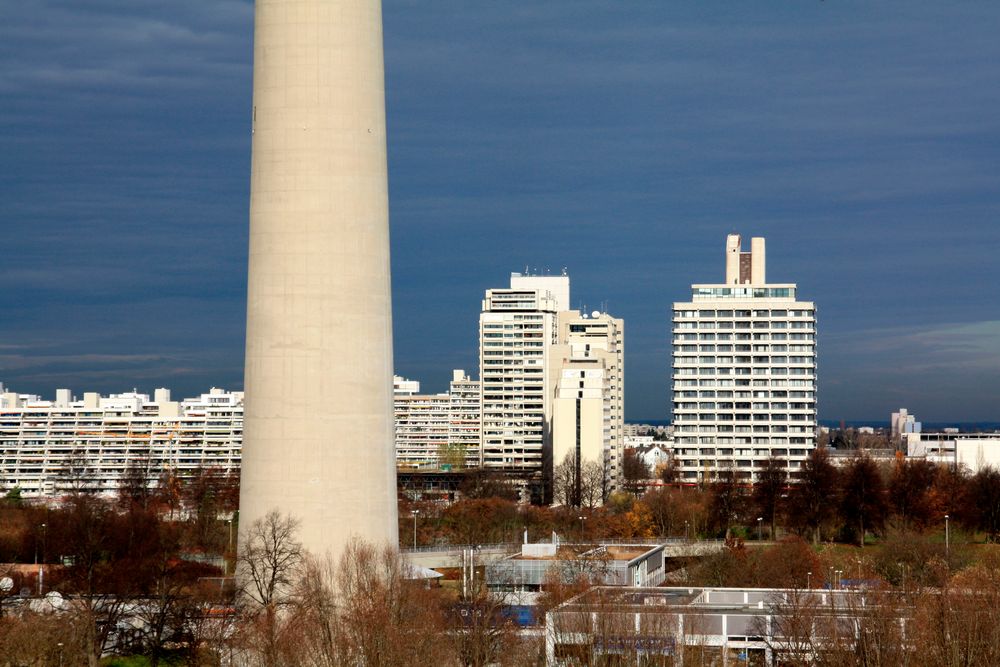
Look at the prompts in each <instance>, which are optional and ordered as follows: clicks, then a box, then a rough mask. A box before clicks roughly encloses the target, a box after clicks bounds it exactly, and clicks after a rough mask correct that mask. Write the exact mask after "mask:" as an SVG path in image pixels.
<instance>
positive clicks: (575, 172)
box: [0, 0, 1000, 421]
mask: <svg viewBox="0 0 1000 667" xmlns="http://www.w3.org/2000/svg"><path fill="white" fill-rule="evenodd" d="M384 15H385V48H386V67H387V71H386V81H387V103H388V124H389V128H388V130H389V162H390V164H389V167H390V197H391V201H390V207H391V217H392V235H393V236H392V252H393V284H394V319H395V322H394V324H395V355H396V367H397V370H398V371H399V372H400V373H401V374H403V375H406V376H409V377H413V378H415V379H419V380H421V381H422V382H423V383H424V386H425V388H427V389H431V390H441V389H443V388H444V387H445V386H446V382H447V379H448V378H449V376H450V373H449V371H450V369H451V368H459V367H461V368H466V369H475V367H476V364H477V362H476V355H477V350H476V322H477V317H478V310H479V303H480V299H481V297H482V292H483V291H484V290H485V289H486V288H489V287H495V286H503V285H504V284H505V281H506V280H507V275H508V274H509V272H510V271H512V270H514V271H516V270H520V269H522V268H524V267H525V266H530V267H538V268H540V269H543V268H545V267H548V268H550V269H551V270H553V271H558V270H560V269H561V268H562V267H568V269H569V273H570V276H571V279H572V290H573V296H572V300H573V302H574V305H584V304H586V305H587V306H589V307H591V308H593V307H595V306H597V305H599V304H601V303H602V302H603V303H606V304H607V308H608V310H609V311H610V312H612V313H613V314H615V315H618V316H621V317H623V318H624V319H625V322H626V349H627V353H626V364H627V365H626V369H627V386H628V393H627V397H626V409H627V414H628V417H629V418H631V419H640V418H664V417H665V416H666V412H667V404H668V383H667V376H668V372H669V347H668V322H669V310H670V304H671V302H673V301H677V300H685V299H686V298H687V297H688V294H689V285H690V284H691V283H692V282H712V281H717V280H719V279H720V277H721V274H722V272H723V247H724V240H725V235H726V234H727V233H729V232H731V231H737V232H739V233H741V234H743V235H744V236H745V237H749V236H753V235H762V236H766V237H767V240H768V259H769V262H768V276H769V278H770V279H771V280H772V281H780V282H784V281H788V282H797V283H798V284H799V288H800V295H801V296H802V297H803V298H807V299H812V300H814V301H816V303H817V305H818V308H819V317H820V342H819V346H820V347H819V350H820V417H821V418H824V419H840V418H846V419H882V420H884V419H887V417H888V413H889V412H890V410H892V409H895V408H898V407H900V406H906V407H908V408H910V409H911V410H912V411H914V412H916V413H917V415H918V417H920V418H923V419H924V420H927V421H937V420H986V419H996V418H997V416H998V414H1000V409H998V408H1000V381H998V380H1000V279H998V278H997V271H996V267H997V255H998V251H1000V222H998V220H1000V216H998V214H1000V113H998V109H1000V40H998V39H997V37H996V36H997V35H998V34H1000V5H997V4H996V3H990V2H981V3H971V2H969V3H962V2H959V3H940V2H907V3H902V2H899V3H896V2H893V3H866V2H801V1H798V2H771V3H739V4H738V3H725V4H723V3H691V2H683V3H682V2H635V3H612V2H588V1H586V0H573V1H572V2H546V3H536V2H531V3H528V2H524V3H514V2H507V3H486V2H471V3H470V2H429V1H424V2H394V1H392V0H386V2H385V4H384ZM251 31H252V5H251V4H250V3H247V2H242V1H237V0H219V1H216V0H173V1H172V2H162V1H155V2H154V1H152V0H88V1H87V2H85V3H81V2H71V1H68V0H60V1H56V0H25V1H23V2H19V3H14V2H3V3H0V232H2V237H0V381H2V382H5V383H6V384H7V385H8V386H9V387H12V388H15V389H17V390H19V391H23V392H34V393H42V394H44V395H51V394H52V393H53V391H54V389H55V388H56V387H62V386H67V387H70V388H72V389H74V390H75V391H77V392H82V391H84V390H90V389H96V390H100V391H117V390H123V389H129V388H131V387H133V386H135V387H138V388H140V389H145V390H151V389H152V388H153V387H155V386H161V385H164V386H169V387H172V388H174V389H175V391H177V392H179V393H181V394H183V395H189V394H193V393H196V392H199V391H201V390H202V389H204V388H206V387H208V386H210V385H220V386H226V387H230V388H238V387H240V386H241V383H242V355H243V332H242V328H243V323H244V312H245V304H244V291H245V285H246V280H245V278H246V276H245V273H246V237H247V234H246V231H247V203H248V202H247V200H248V184H249V147H250V143H249V138H250V137H249V119H250V116H249V107H250V78H251V61H250V58H251Z"/></svg>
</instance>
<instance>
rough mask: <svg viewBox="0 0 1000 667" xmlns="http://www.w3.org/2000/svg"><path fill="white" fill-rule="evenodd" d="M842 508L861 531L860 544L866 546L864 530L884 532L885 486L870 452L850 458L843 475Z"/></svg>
mask: <svg viewBox="0 0 1000 667" xmlns="http://www.w3.org/2000/svg"><path fill="white" fill-rule="evenodd" d="M841 492H842V496H841V503H840V511H841V515H842V516H843V518H844V521H845V522H846V523H847V525H848V526H850V527H852V528H854V529H856V530H857V532H858V545H859V546H861V547H863V546H865V533H866V532H867V531H868V530H869V529H870V530H872V531H873V532H876V533H881V532H882V531H883V530H884V528H885V519H886V515H887V514H888V504H887V502H886V495H885V487H884V485H883V484H882V475H881V473H880V472H879V469H878V464H876V463H875V461H873V460H872V458H871V457H870V456H868V455H867V454H859V455H857V456H854V457H852V458H851V460H850V461H848V463H847V465H846V466H845V467H844V471H843V473H842V474H841Z"/></svg>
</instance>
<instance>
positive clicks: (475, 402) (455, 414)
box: [394, 370, 480, 469]
mask: <svg viewBox="0 0 1000 667" xmlns="http://www.w3.org/2000/svg"><path fill="white" fill-rule="evenodd" d="M397 379H399V380H403V379H402V378H398V376H397ZM403 382H404V383H408V384H406V385H405V386H406V387H407V389H404V390H403V391H399V392H397V393H396V395H395V399H394V402H395V415H396V465H397V467H399V468H416V469H440V468H446V469H461V468H478V467H479V465H480V447H479V428H480V427H479V382H478V381H476V380H472V379H470V378H469V377H468V376H467V375H466V374H465V372H464V371H462V370H456V371H454V373H453V377H452V381H451V385H450V388H449V391H448V393H446V394H418V393H409V391H408V388H409V387H412V385H413V384H416V385H417V391H419V383H414V382H413V381H411V380H403Z"/></svg>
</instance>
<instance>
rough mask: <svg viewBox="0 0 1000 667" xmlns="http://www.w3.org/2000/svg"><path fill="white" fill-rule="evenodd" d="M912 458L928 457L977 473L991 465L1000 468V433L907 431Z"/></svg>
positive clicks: (907, 450) (908, 451) (939, 462)
mask: <svg viewBox="0 0 1000 667" xmlns="http://www.w3.org/2000/svg"><path fill="white" fill-rule="evenodd" d="M902 437H903V443H904V445H905V446H906V456H907V457H908V458H915V459H926V460H927V461H930V462H931V463H937V464H942V465H947V466H949V467H952V468H960V467H962V468H965V469H966V470H968V471H969V472H971V473H973V474H975V473H977V472H979V471H980V470H981V469H982V468H985V467H986V466H990V467H993V468H1000V433H957V432H955V431H954V430H951V431H946V432H938V433H920V432H919V431H918V432H910V433H906V432H904V433H903V436H902Z"/></svg>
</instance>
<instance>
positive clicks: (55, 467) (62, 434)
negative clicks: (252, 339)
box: [0, 388, 243, 497]
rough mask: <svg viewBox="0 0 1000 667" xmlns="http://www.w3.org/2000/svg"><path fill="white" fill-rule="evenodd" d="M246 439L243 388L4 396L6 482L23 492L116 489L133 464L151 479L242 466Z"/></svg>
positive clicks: (2, 483)
mask: <svg viewBox="0 0 1000 667" xmlns="http://www.w3.org/2000/svg"><path fill="white" fill-rule="evenodd" d="M242 445H243V392H227V391H225V390H223V389H216V388H213V389H212V390H210V391H209V392H208V393H207V394H202V395H201V396H199V397H197V398H188V399H184V400H183V401H181V402H176V401H172V400H171V398H170V391H169V390H168V389H157V390H156V391H155V392H154V395H153V397H152V399H151V398H150V396H149V395H147V394H140V393H137V392H131V393H124V394H111V395H110V396H100V395H99V394H97V393H93V392H88V393H85V394H84V395H83V399H82V400H75V399H73V398H72V397H71V396H70V391H69V390H68V389H59V390H57V391H56V399H55V400H53V401H47V400H42V399H40V398H39V397H38V396H32V395H25V394H15V393H4V394H3V395H2V396H0V487H3V488H6V489H12V488H15V487H17V488H19V489H20V490H21V493H22V495H24V496H25V497H58V496H61V495H64V494H66V493H69V492H71V491H88V492H96V493H103V494H114V493H116V492H117V491H118V489H119V486H120V484H121V480H122V478H123V475H124V474H125V471H126V470H127V469H128V468H129V467H130V466H141V467H142V468H143V470H144V471H145V472H146V473H147V475H148V476H149V477H150V478H151V479H152V480H156V479H157V478H159V477H160V476H161V475H162V474H164V473H171V474H174V475H178V476H179V477H187V476H190V475H191V474H192V473H193V472H194V471H195V470H196V469H197V468H199V467H214V468H219V469H222V470H225V471H236V470H239V465H240V457H241V450H242Z"/></svg>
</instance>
